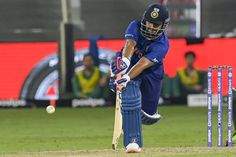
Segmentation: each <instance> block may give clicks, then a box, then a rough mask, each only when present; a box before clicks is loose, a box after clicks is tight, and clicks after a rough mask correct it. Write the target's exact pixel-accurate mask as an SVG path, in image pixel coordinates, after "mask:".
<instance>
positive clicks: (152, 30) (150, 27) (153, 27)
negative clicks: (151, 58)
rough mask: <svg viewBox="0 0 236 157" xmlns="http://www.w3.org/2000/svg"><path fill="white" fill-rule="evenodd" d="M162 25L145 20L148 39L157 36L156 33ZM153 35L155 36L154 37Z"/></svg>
mask: <svg viewBox="0 0 236 157" xmlns="http://www.w3.org/2000/svg"><path fill="white" fill-rule="evenodd" d="M161 27H162V25H161V24H153V23H151V22H148V21H145V29H146V30H145V32H146V34H149V35H150V37H148V35H147V36H146V39H148V40H152V39H153V37H155V34H156V33H157V32H159V31H160V30H161ZM152 36H153V37H152Z"/></svg>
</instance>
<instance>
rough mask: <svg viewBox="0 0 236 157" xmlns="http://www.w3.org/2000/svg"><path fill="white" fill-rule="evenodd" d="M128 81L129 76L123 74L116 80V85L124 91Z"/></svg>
mask: <svg viewBox="0 0 236 157" xmlns="http://www.w3.org/2000/svg"><path fill="white" fill-rule="evenodd" d="M129 81H130V77H129V75H127V74H125V75H123V76H122V78H121V79H119V80H117V81H116V83H117V84H119V85H121V86H122V87H123V88H122V89H124V88H125V87H126V85H127V83H128V82H129Z"/></svg>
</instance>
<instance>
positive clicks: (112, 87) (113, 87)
mask: <svg viewBox="0 0 236 157" xmlns="http://www.w3.org/2000/svg"><path fill="white" fill-rule="evenodd" d="M109 88H110V90H111V91H112V92H114V93H115V92H116V80H115V78H114V77H110V79H109Z"/></svg>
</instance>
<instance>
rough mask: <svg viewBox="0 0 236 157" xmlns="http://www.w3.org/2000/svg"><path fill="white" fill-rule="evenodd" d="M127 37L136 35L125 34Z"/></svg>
mask: <svg viewBox="0 0 236 157" xmlns="http://www.w3.org/2000/svg"><path fill="white" fill-rule="evenodd" d="M125 37H132V38H133V37H134V35H133V34H125Z"/></svg>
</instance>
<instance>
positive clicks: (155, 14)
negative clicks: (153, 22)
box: [151, 8, 160, 19]
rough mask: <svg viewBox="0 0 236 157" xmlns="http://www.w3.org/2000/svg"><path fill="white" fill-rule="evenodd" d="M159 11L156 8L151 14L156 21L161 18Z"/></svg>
mask: <svg viewBox="0 0 236 157" xmlns="http://www.w3.org/2000/svg"><path fill="white" fill-rule="evenodd" d="M159 11H160V9H158V8H154V9H153V11H152V12H151V17H152V18H154V19H155V18H157V17H158V16H159Z"/></svg>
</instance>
